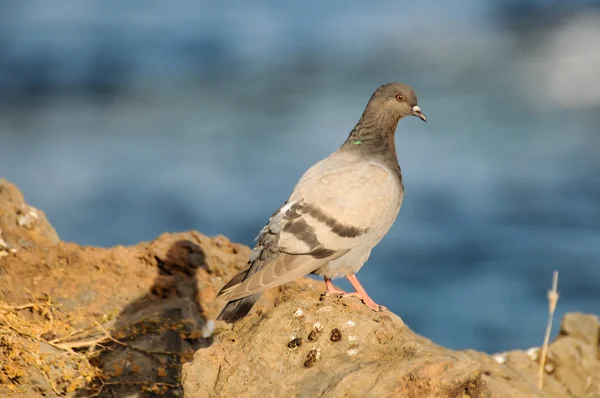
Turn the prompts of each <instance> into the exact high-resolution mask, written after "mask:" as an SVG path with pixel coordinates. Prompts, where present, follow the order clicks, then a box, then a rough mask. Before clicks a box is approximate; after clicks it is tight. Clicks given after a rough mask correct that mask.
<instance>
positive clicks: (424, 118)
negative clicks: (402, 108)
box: [412, 105, 427, 123]
mask: <svg viewBox="0 0 600 398" xmlns="http://www.w3.org/2000/svg"><path fill="white" fill-rule="evenodd" d="M412 115H413V116H416V117H418V118H419V119H421V120H422V121H424V122H425V123H427V116H425V114H424V113H423V112H421V108H419V106H418V105H415V106H413V107H412Z"/></svg>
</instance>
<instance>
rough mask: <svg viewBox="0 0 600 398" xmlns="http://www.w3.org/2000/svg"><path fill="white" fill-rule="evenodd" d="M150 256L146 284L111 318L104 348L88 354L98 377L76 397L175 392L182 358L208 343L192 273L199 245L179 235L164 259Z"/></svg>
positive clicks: (198, 263) (200, 257)
mask: <svg viewBox="0 0 600 398" xmlns="http://www.w3.org/2000/svg"><path fill="white" fill-rule="evenodd" d="M150 250H151V251H152V248H150ZM160 251H161V250H160V249H159V250H156V251H155V252H160ZM154 258H155V260H156V263H157V276H156V279H155V281H154V283H153V285H152V287H151V288H150V290H149V291H148V292H147V293H146V294H145V295H143V296H140V297H139V298H137V299H135V300H134V301H132V302H131V303H129V304H128V305H127V306H126V307H125V308H124V309H123V310H122V311H121V313H120V314H119V315H118V316H117V317H116V319H115V321H114V324H113V326H112V327H111V330H110V333H111V335H112V337H113V339H112V340H110V341H109V342H108V343H106V344H104V343H103V345H106V349H105V350H103V352H102V353H101V354H100V355H99V356H98V357H96V358H94V359H93V363H94V365H96V366H98V367H99V368H100V369H101V370H102V372H103V374H104V379H103V380H101V381H97V382H95V383H92V385H91V386H89V387H88V388H86V390H85V391H80V393H79V395H78V396H80V397H82V396H90V395H92V396H99V397H123V396H128V395H130V394H136V393H137V394H141V395H137V396H148V397H150V396H167V397H177V396H181V395H182V390H181V387H180V379H181V367H182V365H183V363H185V362H187V361H189V360H191V359H192V357H193V355H194V352H195V351H196V350H197V349H199V348H201V347H207V346H209V345H210V344H211V343H212V338H211V337H210V335H211V332H212V323H211V322H208V324H207V322H206V315H205V313H204V310H203V305H202V303H201V302H200V298H199V290H198V283H197V282H198V281H197V276H196V272H197V270H198V268H200V267H203V268H206V261H205V255H204V252H203V251H202V249H201V248H200V246H198V245H197V244H195V243H193V242H191V241H189V240H179V241H177V242H176V243H174V244H173V245H172V246H171V247H170V248H169V249H168V251H167V255H166V256H165V258H161V257H159V256H158V255H154Z"/></svg>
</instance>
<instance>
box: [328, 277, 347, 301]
mask: <svg viewBox="0 0 600 398" xmlns="http://www.w3.org/2000/svg"><path fill="white" fill-rule="evenodd" d="M323 279H325V293H323V295H324V296H325V297H327V296H333V295H336V296H340V295H343V294H347V293H346V292H345V291H343V290H340V289H338V288H336V287H335V286H333V282H331V279H329V278H327V277H324V278H323Z"/></svg>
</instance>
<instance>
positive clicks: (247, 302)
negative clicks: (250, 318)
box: [217, 292, 262, 323]
mask: <svg viewBox="0 0 600 398" xmlns="http://www.w3.org/2000/svg"><path fill="white" fill-rule="evenodd" d="M261 295H262V292H260V293H256V294H253V295H251V296H247V297H243V298H240V299H237V300H232V301H230V302H228V303H227V304H226V305H225V307H224V308H223V310H221V313H220V314H219V316H218V317H217V320H219V321H225V322H227V323H235V322H237V321H239V320H240V319H242V318H243V317H245V316H246V315H248V313H249V312H250V310H251V309H252V307H253V306H254V304H255V303H256V301H258V299H259V298H260V296H261Z"/></svg>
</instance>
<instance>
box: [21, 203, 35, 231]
mask: <svg viewBox="0 0 600 398" xmlns="http://www.w3.org/2000/svg"><path fill="white" fill-rule="evenodd" d="M19 213H20V214H19V217H17V225H18V226H19V227H26V228H27V227H30V226H31V225H32V224H33V223H34V222H35V221H37V219H38V218H39V216H38V213H37V210H36V209H34V208H33V207H28V206H25V207H23V209H22V210H20V211H19Z"/></svg>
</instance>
